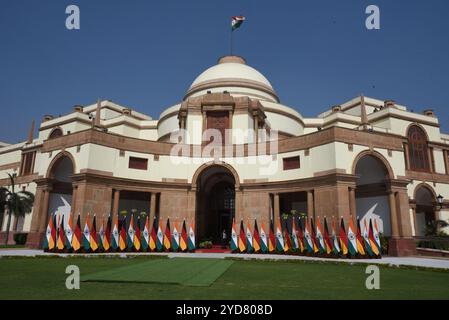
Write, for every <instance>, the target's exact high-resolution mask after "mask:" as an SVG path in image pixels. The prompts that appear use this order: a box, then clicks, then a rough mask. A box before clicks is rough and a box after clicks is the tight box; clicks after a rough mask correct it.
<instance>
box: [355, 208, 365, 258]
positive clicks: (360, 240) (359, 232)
mask: <svg viewBox="0 0 449 320" xmlns="http://www.w3.org/2000/svg"><path fill="white" fill-rule="evenodd" d="M355 237H356V241H357V251H358V253H359V254H361V255H362V256H364V255H366V253H365V246H364V245H363V238H362V230H361V229H360V219H359V217H357V234H356V236H355Z"/></svg>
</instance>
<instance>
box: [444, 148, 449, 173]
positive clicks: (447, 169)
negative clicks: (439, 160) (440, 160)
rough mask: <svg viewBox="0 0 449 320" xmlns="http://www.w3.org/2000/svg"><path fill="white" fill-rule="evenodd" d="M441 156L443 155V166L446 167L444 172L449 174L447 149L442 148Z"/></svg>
mask: <svg viewBox="0 0 449 320" xmlns="http://www.w3.org/2000/svg"><path fill="white" fill-rule="evenodd" d="M443 156H444V167H445V168H446V174H449V158H448V157H449V155H448V152H447V150H443Z"/></svg>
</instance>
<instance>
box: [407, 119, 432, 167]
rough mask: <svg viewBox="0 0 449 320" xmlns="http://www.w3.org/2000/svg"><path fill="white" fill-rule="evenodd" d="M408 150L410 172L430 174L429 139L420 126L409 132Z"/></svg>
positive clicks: (412, 128) (411, 128) (413, 127)
mask: <svg viewBox="0 0 449 320" xmlns="http://www.w3.org/2000/svg"><path fill="white" fill-rule="evenodd" d="M408 150H409V159H410V170H414V171H426V172H429V171H430V162H429V151H428V146H427V137H426V133H425V132H424V131H423V129H421V128H420V127H418V126H412V127H410V129H409V131H408Z"/></svg>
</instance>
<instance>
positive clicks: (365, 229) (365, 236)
mask: <svg viewBox="0 0 449 320" xmlns="http://www.w3.org/2000/svg"><path fill="white" fill-rule="evenodd" d="M362 237H363V241H364V242H365V248H366V251H368V254H369V255H370V256H373V255H374V253H373V250H372V249H371V245H370V243H369V236H368V227H367V225H366V219H363V232H362Z"/></svg>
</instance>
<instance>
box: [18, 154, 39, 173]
mask: <svg viewBox="0 0 449 320" xmlns="http://www.w3.org/2000/svg"><path fill="white" fill-rule="evenodd" d="M35 157H36V152H29V153H25V154H23V156H22V166H21V168H22V171H21V174H20V175H22V176H27V175H30V174H32V173H33V171H34V159H35Z"/></svg>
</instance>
